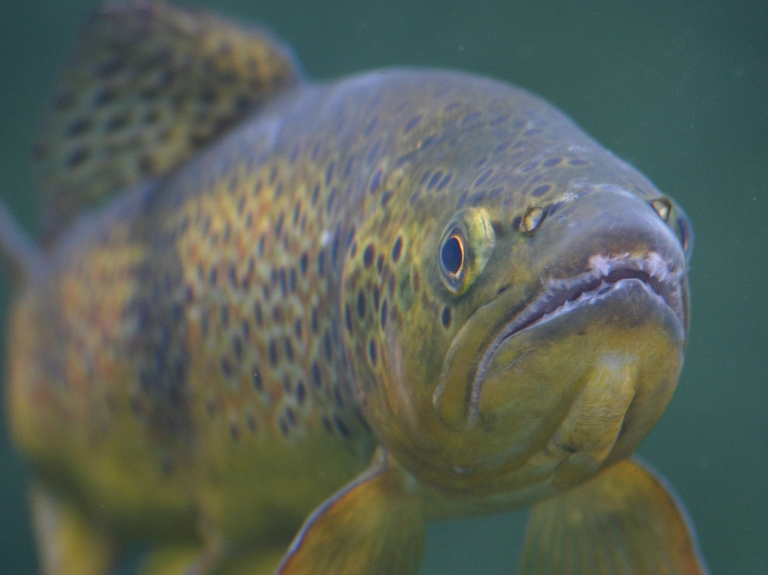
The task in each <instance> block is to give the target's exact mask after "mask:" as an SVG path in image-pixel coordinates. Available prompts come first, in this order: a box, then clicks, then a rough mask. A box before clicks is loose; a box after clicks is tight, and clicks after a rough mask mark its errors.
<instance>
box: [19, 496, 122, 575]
mask: <svg viewBox="0 0 768 575" xmlns="http://www.w3.org/2000/svg"><path fill="white" fill-rule="evenodd" d="M30 500H31V504H32V521H33V524H34V528H35V536H36V539H37V546H38V551H39V554H40V558H41V571H42V572H43V573H46V574H49V575H104V574H105V573H109V572H110V569H111V568H112V566H113V565H114V562H115V558H116V547H115V545H114V542H113V541H112V539H111V538H110V537H109V536H108V535H107V534H106V533H105V530H104V529H99V528H98V527H96V526H94V525H91V524H89V523H88V521H86V519H85V518H84V517H83V516H82V514H81V513H80V511H79V510H78V509H77V508H76V507H75V505H74V504H72V503H69V502H66V501H62V500H60V499H59V498H57V497H56V496H55V495H53V494H52V493H51V492H50V491H49V490H48V489H47V488H45V487H44V486H43V485H42V484H39V483H38V484H37V485H35V486H34V487H33V488H32V491H31V497H30Z"/></svg>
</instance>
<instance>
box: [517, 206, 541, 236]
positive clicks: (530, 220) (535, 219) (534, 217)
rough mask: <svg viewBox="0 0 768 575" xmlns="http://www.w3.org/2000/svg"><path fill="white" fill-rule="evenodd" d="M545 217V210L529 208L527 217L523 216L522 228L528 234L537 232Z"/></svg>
mask: <svg viewBox="0 0 768 575" xmlns="http://www.w3.org/2000/svg"><path fill="white" fill-rule="evenodd" d="M544 215H545V212H544V209H543V208H539V207H534V208H528V211H527V212H526V213H525V216H523V220H522V221H521V222H520V228H521V229H522V231H524V232H526V233H528V234H531V233H533V232H535V231H536V229H537V228H538V227H539V226H540V225H541V222H543V221H544Z"/></svg>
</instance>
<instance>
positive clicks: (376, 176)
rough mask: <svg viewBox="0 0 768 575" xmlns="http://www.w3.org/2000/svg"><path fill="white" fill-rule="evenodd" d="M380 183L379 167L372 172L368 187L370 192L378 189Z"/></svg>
mask: <svg viewBox="0 0 768 575" xmlns="http://www.w3.org/2000/svg"><path fill="white" fill-rule="evenodd" d="M380 183H381V169H378V170H376V171H375V172H374V173H373V177H372V178H371V185H370V188H369V191H370V193H373V192H375V191H376V190H378V189H379V184H380Z"/></svg>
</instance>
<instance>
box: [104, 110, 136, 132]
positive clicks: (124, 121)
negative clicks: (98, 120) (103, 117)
mask: <svg viewBox="0 0 768 575" xmlns="http://www.w3.org/2000/svg"><path fill="white" fill-rule="evenodd" d="M130 122H131V117H130V116H129V115H128V113H127V112H124V113H122V114H116V115H114V116H112V117H111V118H109V120H107V121H106V123H105V124H104V130H105V131H107V132H116V131H118V130H122V129H123V128H125V127H126V126H127V125H128V124H129V123H130Z"/></svg>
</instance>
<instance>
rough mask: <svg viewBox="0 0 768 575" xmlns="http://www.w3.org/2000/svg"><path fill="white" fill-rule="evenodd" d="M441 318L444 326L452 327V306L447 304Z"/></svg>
mask: <svg viewBox="0 0 768 575" xmlns="http://www.w3.org/2000/svg"><path fill="white" fill-rule="evenodd" d="M440 320H441V321H442V322H443V327H445V328H449V327H451V306H448V305H447V306H445V307H444V308H443V313H441V314H440Z"/></svg>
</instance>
